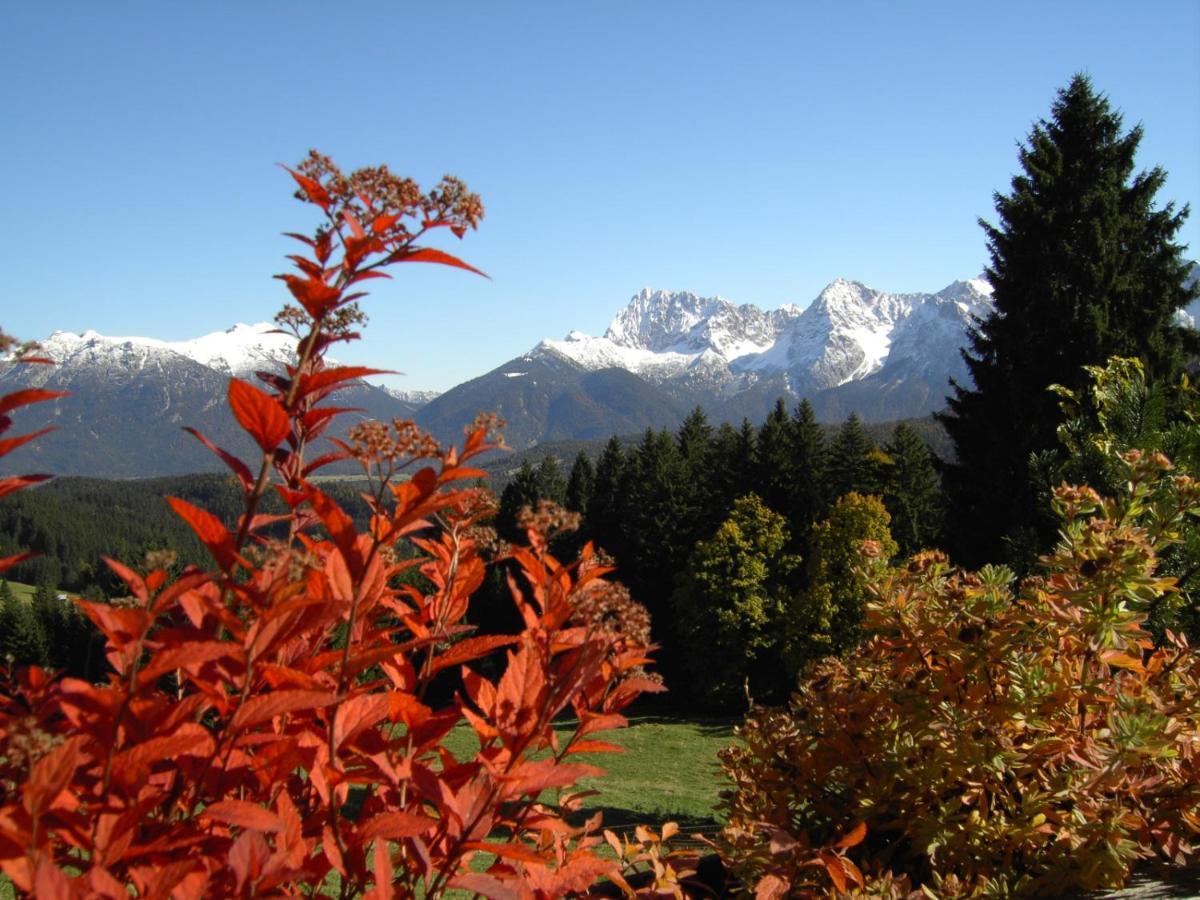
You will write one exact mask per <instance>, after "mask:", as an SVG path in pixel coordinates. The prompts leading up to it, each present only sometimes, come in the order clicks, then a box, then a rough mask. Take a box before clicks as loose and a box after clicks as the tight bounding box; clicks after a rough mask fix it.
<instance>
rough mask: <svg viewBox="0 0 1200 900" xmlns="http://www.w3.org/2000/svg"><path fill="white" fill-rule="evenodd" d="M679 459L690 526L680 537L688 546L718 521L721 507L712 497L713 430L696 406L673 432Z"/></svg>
mask: <svg viewBox="0 0 1200 900" xmlns="http://www.w3.org/2000/svg"><path fill="white" fill-rule="evenodd" d="M675 442H676V444H678V445H679V458H680V461H681V462H682V464H683V485H682V487H683V491H682V495H681V498H680V499H681V502H682V504H683V516H684V521H685V523H686V524H687V525H688V526H689V527H687V528H686V529H684V532H683V533H682V534H681V539H682V540H684V541H685V542H686V543H687V544H688V546H689V548H690V547H691V546H692V545H693V544H695V543H696V541H698V540H700V539H701V538H705V537H708V536H709V535H710V534H712V533H713V530H714V529H715V528H716V527H717V525H718V524H719V523H720V521H721V517H722V515H723V513H724V510H722V509H718V508H717V507H718V505H719V504H717V503H715V502H714V499H715V497H716V494H717V490H718V487H717V484H716V482H715V479H714V473H713V451H714V447H713V429H712V426H711V425H710V424H709V423H708V416H706V415H705V414H704V410H703V409H701V408H700V407H699V406H697V407H696V408H695V409H693V410H692V411H691V412H690V413H689V414H688V416H687V418H686V419H684V420H683V424H682V425H680V426H679V430H678V431H677V432H675Z"/></svg>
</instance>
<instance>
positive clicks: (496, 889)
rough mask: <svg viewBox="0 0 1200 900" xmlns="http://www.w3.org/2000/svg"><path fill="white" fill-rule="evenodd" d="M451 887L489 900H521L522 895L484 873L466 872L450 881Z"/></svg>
mask: <svg viewBox="0 0 1200 900" xmlns="http://www.w3.org/2000/svg"><path fill="white" fill-rule="evenodd" d="M449 886H450V887H452V888H458V889H459V890H463V891H470V892H471V893H474V894H479V895H480V896H482V897H487V898H488V900H521V894H520V893H519V892H518V891H516V890H514V889H513V888H510V887H507V886H506V885H505V884H504V883H503V882H502V881H499V880H498V879H496V878H494V877H493V876H491V875H485V874H483V873H482V872H465V873H463V874H461V875H455V876H454V878H452V879H451V880H450V885H449Z"/></svg>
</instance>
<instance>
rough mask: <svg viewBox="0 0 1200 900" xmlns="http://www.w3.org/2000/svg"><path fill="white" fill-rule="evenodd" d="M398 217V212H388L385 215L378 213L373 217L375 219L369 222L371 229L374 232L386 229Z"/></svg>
mask: <svg viewBox="0 0 1200 900" xmlns="http://www.w3.org/2000/svg"><path fill="white" fill-rule="evenodd" d="M399 219H400V213H388V214H387V215H379V216H376V217H375V221H374V222H372V223H371V230H372V231H373V232H375V233H376V234H379V233H381V232H384V231H387V230H388V229H389V228H391V227H392V226H393V225H395V224H396V222H397V221H399Z"/></svg>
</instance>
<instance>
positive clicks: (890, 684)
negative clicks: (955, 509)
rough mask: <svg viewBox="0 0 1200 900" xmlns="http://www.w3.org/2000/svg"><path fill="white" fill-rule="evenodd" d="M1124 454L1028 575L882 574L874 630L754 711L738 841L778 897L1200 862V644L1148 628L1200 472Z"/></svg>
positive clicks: (1064, 497) (734, 759)
mask: <svg viewBox="0 0 1200 900" xmlns="http://www.w3.org/2000/svg"><path fill="white" fill-rule="evenodd" d="M1122 463H1123V466H1124V472H1125V482H1126V487H1125V489H1124V491H1123V492H1122V493H1120V494H1119V495H1118V496H1116V497H1115V498H1112V499H1104V500H1102V499H1101V498H1100V497H1099V496H1098V495H1097V494H1096V493H1095V492H1094V491H1093V490H1092V489H1090V488H1086V487H1085V488H1075V487H1066V486H1064V487H1061V488H1059V489H1058V490H1057V492H1056V501H1055V502H1056V508H1057V511H1058V512H1059V514H1060V516H1061V520H1062V531H1061V535H1062V537H1061V540H1060V542H1059V544H1058V546H1057V547H1056V548H1055V550H1054V552H1053V553H1051V554H1050V555H1048V556H1047V557H1046V558H1044V559H1043V560H1042V563H1041V570H1040V573H1039V574H1038V575H1036V576H1035V577H1031V578H1029V579H1026V581H1025V582H1024V583H1023V584H1021V585H1020V587H1019V588H1018V589H1014V586H1013V584H1012V575H1011V573H1009V572H1007V571H1006V570H1004V569H1000V568H985V569H983V570H981V571H980V572H978V573H973V572H963V571H959V570H957V569H954V568H952V567H950V566H949V565H948V563H947V560H946V558H945V556H944V555H943V554H941V553H937V552H932V553H922V554H918V555H917V556H915V557H913V559H912V560H911V561H909V563H908V564H907V565H906V566H905V567H902V568H898V569H891V570H886V571H883V572H881V573H878V574H877V575H876V577H875V580H874V587H873V591H874V596H875V599H874V602H872V603H871V604H870V605H869V608H868V613H867V619H866V622H865V625H866V628H867V630H868V632H869V634H870V636H869V637H868V639H867V640H866V641H865V642H864V643H863V644H862V645H861V646H859V647H858V648H857V649H856V650H854V651H853V652H852V653H850V654H849V655H848V656H846V657H845V658H844V659H833V658H831V659H827V660H826V661H824V662H823V663H821V664H820V665H819V666H818V667H817V668H816V670H815V671H813V672H812V673H811V674H810V676H809V677H807V678H806V679H805V681H804V682H803V683H802V684H801V685H800V689H799V691H798V692H797V693H796V694H795V696H794V697H793V699H792V701H791V704H790V705H789V706H788V707H787V708H784V709H757V710H754V711H752V712H751V714H750V715H749V716H748V717H747V720H746V724H745V726H744V728H743V729H742V732H741V735H742V738H743V740H744V744H743V745H741V746H738V747H734V748H731V749H729V750H727V751H725V753H724V763H725V768H726V772H727V773H728V774H729V775H730V777H731V778H732V779H733V781H734V784H735V790H734V791H733V792H731V794H730V796H729V797H728V799H727V801H726V803H727V811H728V814H729V824H728V827H727V828H726V829H725V831H724V833H723V844H724V854H725V856H726V858H727V859H728V860H729V861H730V864H731V867H732V868H733V869H734V870H735V871H736V872H737V874H738V875H739V876H740V877H742V878H743V879H744V881H745V882H746V883H747V884H749V885H752V886H755V887H756V888H757V890H758V895H759V896H760V897H767V898H770V897H783V896H788V897H797V896H817V895H822V894H824V893H825V892H826V891H828V890H830V889H831V888H836V889H837V890H839V891H844V890H846V889H848V888H851V887H854V886H855V885H857V886H858V888H859V889H862V890H863V891H864V892H865V893H868V894H870V895H872V896H893V897H898V896H906V895H907V892H908V891H909V890H910V888H911V887H912V886H914V885H915V886H918V887H920V888H921V890H922V891H924V892H925V893H926V894H927V895H929V896H942V897H958V896H978V895H980V894H983V895H987V896H1009V895H1022V896H1023V895H1039V896H1062V895H1063V894H1065V893H1068V892H1069V891H1071V890H1072V889H1075V888H1085V889H1087V888H1099V887H1114V886H1119V885H1120V884H1122V883H1123V882H1124V880H1125V879H1126V878H1127V877H1128V875H1129V873H1130V871H1131V869H1132V868H1133V866H1134V865H1135V864H1137V863H1138V862H1141V861H1147V860H1158V861H1160V862H1164V863H1168V864H1175V865H1182V864H1187V863H1189V862H1190V861H1194V860H1195V859H1196V857H1197V851H1198V849H1200V655H1198V654H1197V653H1196V652H1195V650H1194V649H1193V648H1192V647H1190V646H1189V645H1188V642H1187V640H1186V639H1185V638H1183V637H1182V636H1179V635H1176V634H1172V633H1170V632H1168V633H1167V634H1166V635H1165V636H1164V638H1163V640H1162V641H1161V643H1159V644H1158V645H1156V644H1155V643H1154V642H1153V641H1152V640H1151V636H1150V634H1149V633H1148V632H1147V631H1146V629H1145V627H1144V626H1145V621H1146V613H1147V611H1148V610H1150V609H1153V608H1154V607H1155V606H1156V605H1158V604H1159V602H1160V601H1161V599H1162V598H1163V596H1164V595H1166V594H1169V593H1170V592H1172V591H1174V590H1176V586H1175V579H1174V578H1172V577H1167V576H1164V575H1162V574H1160V573H1159V571H1158V565H1159V555H1160V554H1161V552H1162V551H1163V550H1164V549H1166V548H1168V547H1170V546H1171V545H1173V544H1174V543H1176V542H1178V541H1179V540H1180V526H1181V523H1182V522H1183V520H1184V517H1185V516H1190V515H1194V514H1195V512H1196V510H1197V508H1200V484H1197V483H1196V482H1195V481H1193V479H1191V478H1190V477H1188V476H1186V475H1179V474H1177V473H1175V472H1173V471H1172V469H1171V465H1170V463H1169V462H1168V461H1167V459H1166V458H1165V457H1163V456H1162V455H1161V454H1143V453H1141V452H1140V451H1132V452H1129V453H1126V454H1125V455H1124V457H1123V458H1122ZM865 549H866V551H867V552H868V553H870V552H872V551H877V550H878V548H872V547H868V548H865ZM857 828H862V829H863V832H864V833H865V840H862V841H861V842H860V843H858V844H857V845H856V846H855V847H854V848H853V850H852V851H851V852H849V853H847V854H845V856H844V857H843V858H838V857H837V855H836V854H833V853H832V852H831V851H833V850H836V849H838V848H839V842H840V841H841V840H843V838H842V837H841V836H842V835H846V834H854V830H855V829H857ZM860 836H862V835H861V834H860ZM826 844H828V845H829V846H828V847H827V848H826V850H825V851H824V852H821V853H820V860H819V863H818V864H817V865H814V864H813V863H814V861H813V858H812V855H813V849H812V848H813V847H820V846H822V845H826Z"/></svg>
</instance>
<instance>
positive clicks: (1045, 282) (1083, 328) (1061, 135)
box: [940, 75, 1194, 565]
mask: <svg viewBox="0 0 1200 900" xmlns="http://www.w3.org/2000/svg"><path fill="white" fill-rule="evenodd" d="M1141 139H1142V129H1141V127H1140V126H1137V127H1134V128H1133V129H1131V130H1130V131H1129V132H1126V133H1123V132H1122V121H1121V115H1120V113H1119V112H1117V111H1116V110H1114V109H1112V107H1111V106H1110V105H1109V102H1108V100H1107V98H1105V97H1104V96H1103V95H1101V94H1098V93H1097V92H1096V90H1095V89H1094V88H1093V86H1092V84H1091V82H1090V80H1089V79H1088V78H1087V77H1086V76H1083V75H1076V76H1075V77H1074V78H1073V79H1072V80H1071V82H1070V84H1069V85H1067V87H1066V88H1065V89H1063V90H1061V91H1060V92H1059V94H1058V97H1057V99H1056V100H1055V102H1054V105H1053V107H1052V108H1051V115H1050V118H1049V119H1043V120H1042V121H1040V122H1039V123H1038V124H1036V125H1035V126H1034V127H1033V130H1032V131H1031V132H1030V134H1029V138H1028V140H1027V142H1026V143H1025V144H1024V145H1023V146H1022V147H1021V148H1020V151H1019V160H1020V164H1021V172H1020V174H1018V175H1016V176H1015V177H1014V178H1013V180H1012V190H1011V192H1010V193H1009V194H997V195H996V196H995V204H996V213H997V216H998V223H997V224H996V225H992V224H989V223H987V222H982V221H981V225H982V226H983V228H984V231H985V232H986V233H987V239H988V250H989V253H990V256H991V265H990V266H989V267H988V269H987V277H988V280H989V281H990V282H991V284H992V287H993V290H994V295H993V297H994V301H995V308H994V311H993V312H992V313H991V314H990V315H989V316H988V317H987V318H986V319H984V320H983V321H982V322H981V323H980V324H979V325H978V327H977V328H975V329H974V330H973V331H972V332H971V334H970V347H969V349H968V350H966V351H964V354H963V355H964V358H965V359H966V362H967V367H968V369H969V371H970V374H971V378H972V380H973V382H974V387H968V386H965V385H959V384H955V385H954V395H953V396H952V397H951V398H950V399H949V407H950V408H949V411H948V412H947V413H945V414H943V415H942V416H941V417H940V418H941V421H942V424H943V425H944V426H945V427H946V430H947V431H948V432H949V434H950V437H951V438H952V440H953V441H954V445H955V450H956V461H955V463H954V464H953V465H951V466H950V467H949V468H948V469H947V471H946V484H947V488H948V490H949V494H950V498H951V502H952V510H951V517H952V520H951V527H950V529H949V535H950V536H951V537H952V538H955V539H956V540H955V547H954V548H953V549H955V550H956V551H957V555H958V556H959V557H961V558H962V560H963V561H964V562H966V563H969V564H971V565H975V564H977V563H979V562H982V561H984V560H989V559H991V560H994V559H996V558H997V557H1000V556H1002V555H1008V556H1009V557H1010V558H1012V557H1013V556H1014V555H1016V554H1014V553H1013V552H1009V553H1005V550H1004V547H1005V543H1006V541H1007V542H1008V547H1009V550H1010V551H1012V549H1013V548H1014V547H1019V546H1026V547H1030V548H1036V547H1037V546H1038V545H1039V544H1040V543H1041V542H1043V541H1044V540H1046V539H1047V538H1048V537H1049V536H1050V535H1049V533H1048V531H1047V526H1049V525H1050V522H1049V519H1048V518H1045V519H1044V518H1043V517H1042V516H1041V515H1040V513H1039V507H1040V506H1041V504H1042V498H1039V496H1038V494H1037V491H1036V489H1035V486H1034V483H1033V480H1032V479H1031V477H1030V471H1029V460H1030V456H1031V454H1036V453H1039V452H1042V451H1046V450H1049V449H1051V448H1053V447H1054V446H1055V428H1056V426H1057V424H1058V422H1059V420H1060V417H1059V411H1058V408H1057V399H1056V398H1055V397H1054V396H1052V395H1051V394H1049V393H1048V392H1047V390H1046V389H1047V387H1048V386H1049V385H1051V384H1061V385H1064V386H1066V387H1068V388H1079V387H1080V386H1082V384H1083V383H1084V379H1085V375H1084V373H1083V369H1082V367H1083V366H1084V365H1099V364H1103V362H1104V361H1105V360H1106V359H1107V358H1108V357H1110V356H1112V355H1115V354H1120V355H1123V356H1136V357H1139V358H1140V359H1142V361H1143V362H1144V363H1145V365H1146V369H1147V372H1148V373H1149V374H1150V376H1151V377H1152V378H1164V377H1168V378H1169V377H1171V376H1172V375H1173V374H1175V373H1176V372H1177V371H1178V368H1179V366H1180V365H1181V362H1182V358H1183V351H1184V350H1185V349H1186V348H1185V341H1186V340H1187V338H1186V337H1185V335H1184V333H1183V330H1182V329H1180V328H1179V327H1177V326H1176V325H1175V324H1174V321H1173V319H1174V314H1175V311H1176V310H1178V309H1179V308H1180V307H1181V306H1183V305H1185V304H1186V303H1187V302H1188V301H1189V300H1190V299H1191V298H1192V296H1193V295H1194V292H1193V291H1192V290H1189V289H1188V288H1187V287H1186V286H1185V284H1186V281H1185V277H1186V264H1185V263H1184V261H1183V258H1182V248H1181V247H1180V246H1179V245H1178V244H1176V243H1175V242H1174V239H1175V236H1176V234H1177V233H1178V231H1179V228H1180V226H1181V225H1182V224H1183V221H1184V218H1185V217H1186V215H1187V212H1188V210H1187V207H1186V206H1185V207H1184V208H1183V209H1181V210H1178V211H1176V209H1175V207H1174V205H1173V204H1171V203H1167V204H1166V205H1165V206H1163V207H1162V208H1156V207H1155V205H1154V202H1155V194H1156V193H1157V192H1158V190H1159V188H1161V187H1162V185H1163V183H1164V181H1165V179H1166V173H1165V172H1164V171H1163V170H1162V169H1161V168H1154V169H1151V170H1150V171H1148V172H1142V173H1140V174H1137V175H1135V174H1134V157H1135V154H1136V151H1137V148H1138V144H1139V143H1140V142H1141Z"/></svg>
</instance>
